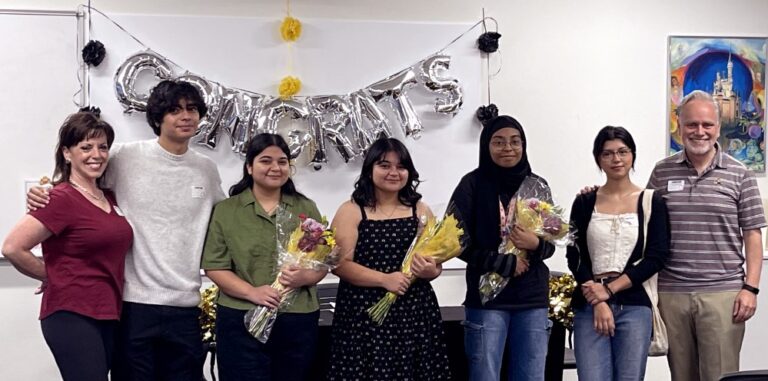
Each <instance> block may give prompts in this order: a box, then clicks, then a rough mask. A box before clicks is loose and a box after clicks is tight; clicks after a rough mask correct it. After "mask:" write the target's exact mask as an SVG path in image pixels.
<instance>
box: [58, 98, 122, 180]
mask: <svg viewBox="0 0 768 381" xmlns="http://www.w3.org/2000/svg"><path fill="white" fill-rule="evenodd" d="M100 136H105V137H106V138H107V146H108V147H112V142H113V141H115V131H114V130H113V129H112V126H110V125H109V123H107V122H105V121H103V120H101V119H100V118H99V117H98V116H96V114H94V113H91V112H87V111H81V112H76V113H74V114H72V115H70V116H68V117H67V119H66V120H64V123H63V124H62V125H61V128H59V142H58V143H57V144H56V155H55V157H56V167H55V168H54V169H53V185H56V184H60V183H63V182H67V181H69V176H70V175H71V174H72V167H71V165H70V163H68V162H67V161H66V160H65V159H64V152H63V151H64V148H65V147H66V148H71V147H74V146H76V145H77V143H80V142H82V141H83V140H87V139H91V138H98V137H100ZM102 177H103V176H102ZM102 177H99V179H98V180H97V183H98V185H99V187H101V185H102V184H101V179H102Z"/></svg>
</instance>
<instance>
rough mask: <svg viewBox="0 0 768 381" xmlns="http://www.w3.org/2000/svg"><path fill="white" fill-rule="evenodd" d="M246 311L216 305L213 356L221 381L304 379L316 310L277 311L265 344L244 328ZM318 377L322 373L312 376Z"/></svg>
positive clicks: (311, 355) (314, 346) (310, 357)
mask: <svg viewBox="0 0 768 381" xmlns="http://www.w3.org/2000/svg"><path fill="white" fill-rule="evenodd" d="M245 313H246V311H242V310H236V309H232V308H227V307H223V306H221V305H219V306H217V309H216V357H217V358H218V361H219V378H220V379H221V381H236V380H248V381H271V380H275V381H304V380H307V379H308V378H309V377H310V375H308V374H307V372H308V371H309V369H310V367H311V366H312V361H313V360H314V358H315V352H316V350H317V336H318V327H317V322H318V319H319V318H320V312H319V311H315V312H310V313H281V314H279V315H278V316H277V321H275V325H274V326H273V327H272V333H271V334H270V336H269V340H267V343H266V344H262V343H260V342H259V341H258V340H256V339H255V338H254V337H253V336H251V334H250V333H248V331H247V330H246V329H245V323H244V321H243V319H244V317H245ZM311 378H312V379H322V378H323V375H312V376H311Z"/></svg>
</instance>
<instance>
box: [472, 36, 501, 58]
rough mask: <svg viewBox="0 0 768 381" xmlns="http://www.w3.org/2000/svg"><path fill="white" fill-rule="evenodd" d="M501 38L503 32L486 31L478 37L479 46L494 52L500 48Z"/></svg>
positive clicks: (487, 51) (488, 51)
mask: <svg viewBox="0 0 768 381" xmlns="http://www.w3.org/2000/svg"><path fill="white" fill-rule="evenodd" d="M499 38H501V34H499V33H497V32H485V33H483V34H481V35H480V38H478V39H477V47H478V48H479V49H480V50H482V51H484V52H486V53H493V52H495V51H497V50H499Z"/></svg>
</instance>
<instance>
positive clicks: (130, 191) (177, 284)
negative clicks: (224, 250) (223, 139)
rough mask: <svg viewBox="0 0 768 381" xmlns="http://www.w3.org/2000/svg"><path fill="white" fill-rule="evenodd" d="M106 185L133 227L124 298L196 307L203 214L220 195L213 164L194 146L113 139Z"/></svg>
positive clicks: (205, 219)
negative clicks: (172, 147) (173, 148)
mask: <svg viewBox="0 0 768 381" xmlns="http://www.w3.org/2000/svg"><path fill="white" fill-rule="evenodd" d="M106 184H107V186H108V187H109V188H111V189H112V190H113V191H114V193H115V195H116V197H117V202H118V205H119V206H120V208H121V209H122V211H123V212H124V213H125V216H126V218H127V219H128V222H130V224H131V226H132V227H133V237H134V239H133V247H132V248H131V250H130V251H129V252H128V255H127V257H126V259H125V290H124V292H123V300H124V301H127V302H134V303H143V304H155V305H169V306H176V307H193V306H196V305H197V304H198V303H199V301H200V256H201V255H202V252H203V242H204V240H205V232H206V230H207V228H208V219H209V217H210V214H211V210H212V209H213V205H214V204H215V203H216V202H218V201H221V200H223V199H224V198H225V196H224V192H222V190H221V178H220V177H219V171H218V169H217V168H216V164H215V163H214V162H213V161H212V160H211V159H209V158H208V157H206V156H204V155H203V154H200V153H198V152H196V151H194V150H192V149H189V150H188V151H187V152H186V153H184V154H183V155H174V154H171V153H169V152H167V151H166V150H164V149H163V148H162V147H161V146H160V144H159V143H158V142H157V140H156V139H152V140H144V141H137V142H130V143H124V144H115V145H114V146H113V147H112V150H111V151H110V160H109V167H108V169H107V174H106Z"/></svg>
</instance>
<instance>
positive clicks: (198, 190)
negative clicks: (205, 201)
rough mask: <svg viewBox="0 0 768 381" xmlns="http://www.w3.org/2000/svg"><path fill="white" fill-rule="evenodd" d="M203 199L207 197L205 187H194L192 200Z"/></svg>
mask: <svg viewBox="0 0 768 381" xmlns="http://www.w3.org/2000/svg"><path fill="white" fill-rule="evenodd" d="M203 197H205V187H202V186H199V185H193V186H192V198H203Z"/></svg>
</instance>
